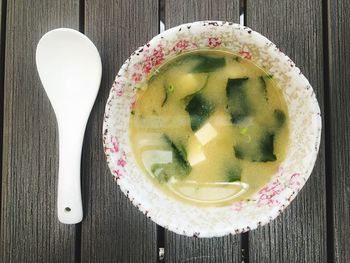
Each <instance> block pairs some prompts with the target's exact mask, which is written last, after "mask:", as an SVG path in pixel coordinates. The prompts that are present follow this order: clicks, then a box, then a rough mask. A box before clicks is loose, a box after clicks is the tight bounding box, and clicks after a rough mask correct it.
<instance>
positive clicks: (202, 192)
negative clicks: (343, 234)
mask: <svg viewBox="0 0 350 263" xmlns="http://www.w3.org/2000/svg"><path fill="white" fill-rule="evenodd" d="M129 128H130V129H129V130H130V142H131V145H132V150H133V153H134V157H135V159H136V161H137V163H138V165H139V166H140V168H141V169H142V170H143V171H144V173H145V174H147V175H149V176H150V178H152V180H153V182H154V183H155V184H156V185H157V186H158V187H160V188H161V189H163V190H164V191H165V192H166V193H167V194H168V195H171V196H173V197H174V198H177V199H179V200H181V201H184V202H187V203H192V204H195V205H205V206H222V205H227V204H229V203H232V201H238V200H243V199H249V198H250V197H251V196H252V195H253V194H254V193H256V192H257V191H259V189H261V188H262V187H263V185H264V184H266V183H267V182H268V181H269V180H270V178H271V176H272V175H273V174H274V173H276V171H277V169H278V167H279V165H280V163H281V162H282V161H283V159H284V157H285V154H286V147H287V144H288V109H287V105H286V103H285V100H284V98H283V96H282V93H281V90H280V88H279V87H278V86H277V84H276V82H275V81H274V80H273V76H271V75H268V74H266V72H264V71H263V70H262V69H261V68H259V67H258V66H256V65H255V64H253V63H252V62H250V61H248V60H246V59H243V58H241V57H239V56H236V55H235V54H232V53H230V52H227V51H223V50H207V49H199V50H197V51H193V52H189V53H184V54H181V55H178V56H176V57H174V58H172V59H170V60H168V61H166V62H165V63H164V64H163V65H162V66H161V67H160V68H158V69H157V70H156V71H155V72H154V73H153V74H152V75H151V76H150V78H149V79H148V80H147V81H146V83H144V85H143V86H142V87H141V88H140V90H139V91H138V94H137V100H136V105H135V108H134V110H133V111H132V112H131V118H130V127H129Z"/></svg>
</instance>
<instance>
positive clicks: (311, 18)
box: [247, 0, 327, 262]
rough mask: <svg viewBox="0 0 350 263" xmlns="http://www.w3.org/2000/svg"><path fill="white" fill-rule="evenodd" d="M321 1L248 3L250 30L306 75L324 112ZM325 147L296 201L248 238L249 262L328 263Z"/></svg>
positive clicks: (263, 1)
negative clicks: (261, 36) (266, 39)
mask: <svg viewBox="0 0 350 263" xmlns="http://www.w3.org/2000/svg"><path fill="white" fill-rule="evenodd" d="M321 5H322V2H321V1H317V0H310V1H303V0H296V1H287V0H283V1H278V3H277V2H276V1H272V0H256V1H247V26H249V27H252V28H253V29H254V30H257V31H258V32H260V33H262V34H264V35H265V36H266V37H268V38H269V39H270V40H272V41H273V42H274V43H275V44H276V45H277V46H278V47H279V48H280V49H281V50H282V51H283V52H285V53H286V54H287V55H288V56H289V57H290V58H291V59H292V60H293V61H294V62H295V63H296V64H297V65H298V66H299V67H300V69H301V70H302V72H303V73H304V74H305V75H306V77H307V78H308V79H309V81H310V83H311V85H312V86H313V88H314V90H315V92H316V94H317V98H318V101H319V104H320V107H321V109H322V110H323V94H324V93H323V88H324V85H323V70H324V68H323V50H322V49H323V46H322V35H323V33H322V6H321ZM326 239H327V237H326V187H325V148H324V141H323V140H322V142H321V147H320V151H319V156H318V160H317V163H316V166H315V168H314V170H313V173H312V175H311V177H310V179H309V180H308V182H307V183H306V185H305V187H304V188H303V190H302V191H301V192H300V193H299V195H298V196H297V198H296V200H294V201H293V202H292V204H291V205H290V206H289V207H288V208H287V209H286V211H284V213H283V214H282V215H281V216H279V217H278V218H277V219H276V220H274V221H273V222H272V223H270V224H269V225H267V226H264V227H262V228H259V229H257V230H255V231H252V232H251V233H250V234H249V257H250V262H327V251H326Z"/></svg>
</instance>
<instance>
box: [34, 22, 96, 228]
mask: <svg viewBox="0 0 350 263" xmlns="http://www.w3.org/2000/svg"><path fill="white" fill-rule="evenodd" d="M36 65H37V69H38V72H39V76H40V79H41V82H42V84H43V86H44V89H45V91H46V94H47V96H48V97H49V100H50V102H51V105H52V107H53V109H54V111H55V114H56V118H57V123H58V132H59V177H58V178H59V179H58V199H57V208H58V218H59V220H60V221H61V222H62V223H66V224H74V223H78V222H80V221H81V220H82V217H83V209H82V201H81V190H80V159H81V149H82V143H83V138H84V131H85V127H86V123H87V120H88V118H89V115H90V112H91V109H92V106H93V104H94V101H95V99H96V96H97V93H98V89H99V85H100V81H101V74H102V64H101V58H100V55H99V53H98V50H97V48H96V47H95V46H94V44H93V43H92V42H91V41H90V40H89V39H88V38H87V37H86V36H85V35H83V34H82V33H80V32H78V31H76V30H73V29H68V28H59V29H55V30H52V31H50V32H48V33H46V34H45V35H44V36H43V37H42V38H41V39H40V41H39V43H38V45H37V49H36Z"/></svg>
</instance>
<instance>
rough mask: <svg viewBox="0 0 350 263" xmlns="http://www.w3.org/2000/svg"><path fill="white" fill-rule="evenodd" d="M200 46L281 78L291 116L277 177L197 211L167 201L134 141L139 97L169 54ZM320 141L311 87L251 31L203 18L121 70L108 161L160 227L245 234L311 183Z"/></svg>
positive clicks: (106, 125) (113, 97)
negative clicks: (244, 196) (140, 161)
mask: <svg viewBox="0 0 350 263" xmlns="http://www.w3.org/2000/svg"><path fill="white" fill-rule="evenodd" d="M198 48H211V49H216V48H220V49H223V48H224V49H228V50H230V51H232V52H233V53H235V54H237V55H239V56H241V57H243V58H245V59H248V60H251V61H252V62H254V63H255V64H257V65H258V66H260V67H261V68H263V69H264V70H265V71H266V72H267V73H268V74H272V75H273V76H274V79H275V81H277V83H278V85H279V87H281V89H282V93H283V96H284V98H285V100H286V103H287V106H288V111H289V117H290V121H289V125H290V126H289V128H290V135H289V146H288V149H287V154H286V158H285V160H284V161H283V162H282V163H281V164H280V166H279V169H278V171H277V172H276V173H275V174H274V175H273V176H272V179H271V180H270V181H269V182H268V183H267V184H266V185H265V186H264V187H263V188H261V189H260V190H259V191H258V192H256V193H255V194H254V195H253V196H252V197H251V198H250V199H248V200H244V201H240V202H232V204H231V205H227V206H224V207H199V206H198V207H197V206H194V205H190V204H185V203H182V202H180V201H178V200H175V199H174V198H172V197H170V196H167V195H166V194H165V193H164V192H163V191H162V190H161V189H160V188H157V187H156V186H155V185H154V183H152V182H151V180H150V178H149V176H147V175H145V174H144V173H143V172H142V170H141V169H140V168H139V167H138V165H137V163H136V160H135V159H134V157H133V153H132V149H131V144H130V142H129V131H128V127H129V118H130V115H131V112H132V110H133V107H134V106H135V100H136V92H137V89H138V88H139V87H140V85H141V84H142V83H143V81H145V80H146V78H147V76H149V74H151V73H152V72H153V71H154V70H155V69H156V68H157V67H158V66H159V65H160V64H162V62H164V61H165V60H166V59H167V58H168V57H172V56H174V55H176V54H178V53H181V52H186V51H191V50H194V49H198ZM320 136H321V115H320V108H319V105H318V103H317V99H316V96H315V92H314V91H313V89H312V87H311V85H310V83H309V82H308V80H307V79H306V78H305V77H304V75H303V74H302V73H301V71H300V69H299V68H297V67H296V66H295V64H294V63H293V61H292V60H291V59H290V58H289V57H287V56H286V55H285V54H283V53H282V52H281V51H280V50H279V49H278V48H277V47H276V46H275V45H274V44H273V43H272V42H271V41H269V40H268V39H267V38H265V37H264V36H262V35H260V34H259V33H257V32H255V31H253V30H252V29H250V28H248V27H244V26H241V25H239V24H235V23H231V22H223V21H200V22H194V23H189V24H183V25H180V26H177V27H173V28H171V29H168V30H166V31H164V32H162V33H160V34H159V35H157V36H155V37H154V38H152V39H151V40H150V41H149V42H148V43H147V44H146V45H144V46H142V47H140V48H138V49H137V50H136V51H135V52H133V53H132V54H131V56H130V57H129V58H128V59H127V60H126V61H125V63H124V64H123V65H122V67H121V68H120V70H119V72H118V75H117V76H116V78H115V81H114V83H113V86H112V88H111V91H110V94H109V98H108V101H107V104H106V110H105V116H104V120H103V143H104V151H105V154H106V156H107V162H108V165H109V168H110V170H111V173H112V175H113V176H114V179H115V181H116V182H117V183H118V185H119V186H120V189H121V190H122V191H123V193H124V194H125V195H126V196H127V197H128V198H129V199H130V201H131V202H132V203H133V204H134V205H135V206H136V207H137V208H138V209H139V210H140V211H141V212H142V213H144V214H145V216H147V217H148V218H150V219H151V220H153V221H154V222H155V223H157V224H158V225H161V226H162V227H164V228H166V229H168V230H171V231H173V232H175V233H178V234H181V235H186V236H195V237H218V236H223V235H227V234H238V233H242V232H245V231H248V230H251V229H255V228H257V227H259V226H262V225H264V224H266V223H268V222H269V221H271V220H273V219H274V218H276V217H277V216H278V215H279V214H280V213H282V211H283V210H284V209H285V208H286V207H287V206H288V205H289V204H290V202H291V201H292V200H293V199H294V198H295V196H296V195H297V193H298V192H299V191H300V190H301V188H302V187H303V186H304V184H305V182H306V181H307V179H308V178H309V176H310V174H311V171H312V169H313V166H314V163H315V161H316V157H317V153H318V149H319V144H320Z"/></svg>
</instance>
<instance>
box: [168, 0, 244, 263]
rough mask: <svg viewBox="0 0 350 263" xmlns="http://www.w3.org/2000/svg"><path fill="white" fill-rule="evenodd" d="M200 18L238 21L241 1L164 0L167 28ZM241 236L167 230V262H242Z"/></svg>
mask: <svg viewBox="0 0 350 263" xmlns="http://www.w3.org/2000/svg"><path fill="white" fill-rule="evenodd" d="M198 20H227V21H233V22H239V1H238V0H237V1H236V0H234V1H232V0H226V1H215V0H204V1H195V0H190V1H187V0H179V1H172V0H165V25H166V29H167V28H170V27H173V26H176V25H179V24H182V23H187V22H193V21H198ZM241 261H242V260H241V236H240V235H236V236H227V237H222V238H213V239H197V238H188V237H184V236H180V235H177V234H174V233H172V232H170V231H165V262H176V263H177V262H203V263H205V262H225V263H228V262H241Z"/></svg>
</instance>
